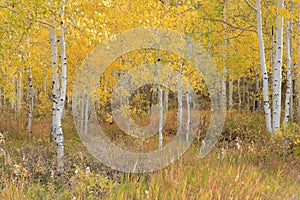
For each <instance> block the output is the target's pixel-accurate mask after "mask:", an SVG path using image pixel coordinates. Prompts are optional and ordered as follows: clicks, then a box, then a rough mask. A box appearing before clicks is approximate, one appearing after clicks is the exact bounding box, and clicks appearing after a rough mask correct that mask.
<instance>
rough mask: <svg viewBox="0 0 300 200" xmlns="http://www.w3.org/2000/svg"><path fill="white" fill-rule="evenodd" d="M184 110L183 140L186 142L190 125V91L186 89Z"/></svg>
mask: <svg viewBox="0 0 300 200" xmlns="http://www.w3.org/2000/svg"><path fill="white" fill-rule="evenodd" d="M185 95H186V109H187V121H186V135H185V139H186V142H188V141H189V135H190V123H191V102H190V91H189V88H188V87H187V89H186V94H185Z"/></svg>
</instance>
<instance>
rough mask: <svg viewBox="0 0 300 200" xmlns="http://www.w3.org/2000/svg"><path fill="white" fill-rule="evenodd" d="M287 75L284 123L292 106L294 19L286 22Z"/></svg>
mask: <svg viewBox="0 0 300 200" xmlns="http://www.w3.org/2000/svg"><path fill="white" fill-rule="evenodd" d="M286 31H287V34H286V65H287V71H286V77H287V80H286V82H287V88H286V96H285V114H284V124H286V123H287V122H288V121H289V118H290V106H291V101H290V100H291V96H292V87H293V85H292V55H291V50H292V41H291V40H292V21H291V20H288V21H287V22H286Z"/></svg>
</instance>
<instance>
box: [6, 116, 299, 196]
mask: <svg viewBox="0 0 300 200" xmlns="http://www.w3.org/2000/svg"><path fill="white" fill-rule="evenodd" d="M173 114H174V113H173ZM173 114H172V113H170V115H173ZM2 115H3V113H2ZM5 116H6V119H5V120H2V121H1V122H0V127H1V128H0V131H1V132H2V133H3V136H4V142H2V143H1V144H0V150H1V151H0V155H1V157H0V175H1V182H0V190H1V194H0V199H300V191H299V188H300V173H299V171H300V156H299V153H297V151H298V149H297V148H299V145H298V146H297V145H296V146H295V145H294V146H292V148H291V147H290V149H289V151H288V154H287V155H286V154H284V156H283V154H282V152H283V150H284V149H282V148H281V145H282V141H280V140H274V139H272V138H270V137H269V136H268V135H267V134H266V132H265V130H264V127H263V125H264V122H263V116H262V115H261V114H259V113H237V112H229V113H228V114H227V120H226V124H225V127H224V131H223V137H222V138H221V139H220V142H219V143H218V145H217V147H216V148H215V150H214V151H213V152H212V153H211V154H209V155H208V156H207V157H206V158H205V159H202V160H201V159H199V158H198V157H197V153H198V151H199V142H198V141H195V142H194V143H193V145H192V147H191V148H190V149H189V150H188V151H187V152H186V153H185V154H184V155H183V157H182V158H180V159H179V160H178V161H176V162H175V163H174V164H172V165H170V166H169V167H167V168H165V169H162V170H160V171H158V172H154V173H148V174H126V173H120V172H116V171H113V170H111V169H109V168H107V167H105V166H103V165H101V164H100V163H99V162H97V160H96V159H94V158H93V157H92V156H91V155H90V154H89V153H88V152H87V150H86V149H85V147H84V146H83V144H82V143H81V141H80V139H79V137H78V135H77V134H76V133H75V129H74V127H73V122H72V119H71V117H70V116H68V115H67V117H66V118H65V120H64V123H63V126H64V134H65V140H66V142H65V151H66V156H65V163H66V168H65V174H64V176H63V177H57V176H56V164H55V162H56V159H55V156H56V152H55V150H56V147H55V145H54V144H53V143H52V142H50V141H49V129H48V128H49V125H50V120H49V116H47V117H44V118H41V119H38V120H35V121H34V134H33V135H32V136H28V134H27V133H26V130H25V128H26V126H25V120H24V118H22V117H16V116H15V115H13V114H7V113H5ZM170 117H171V116H170ZM201 123H203V124H202V125H203V126H206V125H205V124H208V123H207V122H204V119H202V122H201ZM105 128H106V129H107V130H108V132H107V133H108V134H109V135H110V137H112V138H114V137H115V138H117V139H116V140H115V142H118V141H119V142H121V141H122V138H121V137H120V138H118V137H117V136H116V135H115V134H116V133H117V131H118V128H117V127H116V125H114V124H113V125H108V124H107V125H106V127H105ZM200 128H201V130H202V131H205V127H200ZM173 129H174V125H172V123H167V124H166V129H165V136H166V137H170V139H171V138H172V134H169V133H170V132H171V130H173ZM289 130H290V129H289ZM291 130H292V129H291ZM293 130H294V129H293ZM297 130H298V129H297ZM114 135H115V136H114ZM168 135H170V136H168ZM199 138H201V136H199ZM123 139H124V138H123ZM123 142H124V140H123ZM124 145H129V146H131V147H133V148H138V147H137V146H136V147H135V146H134V145H137V143H135V141H131V143H126V141H125V142H124ZM147 145H148V147H149V148H151V146H152V145H154V141H153V142H151V141H150V142H148V143H147ZM155 146H156V144H155ZM127 147H128V146H127ZM148 147H147V148H148ZM287 148H289V147H287ZM89 169H90V170H89Z"/></svg>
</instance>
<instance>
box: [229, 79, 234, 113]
mask: <svg viewBox="0 0 300 200" xmlns="http://www.w3.org/2000/svg"><path fill="white" fill-rule="evenodd" d="M232 95H233V81H232V79H231V78H230V79H229V106H228V107H229V109H230V110H232V107H233V100H232Z"/></svg>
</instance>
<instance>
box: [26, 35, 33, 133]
mask: <svg viewBox="0 0 300 200" xmlns="http://www.w3.org/2000/svg"><path fill="white" fill-rule="evenodd" d="M27 47H28V50H29V49H30V43H29V35H27ZM28 59H29V64H28V132H29V133H32V115H33V86H32V74H31V63H30V53H28Z"/></svg>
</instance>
